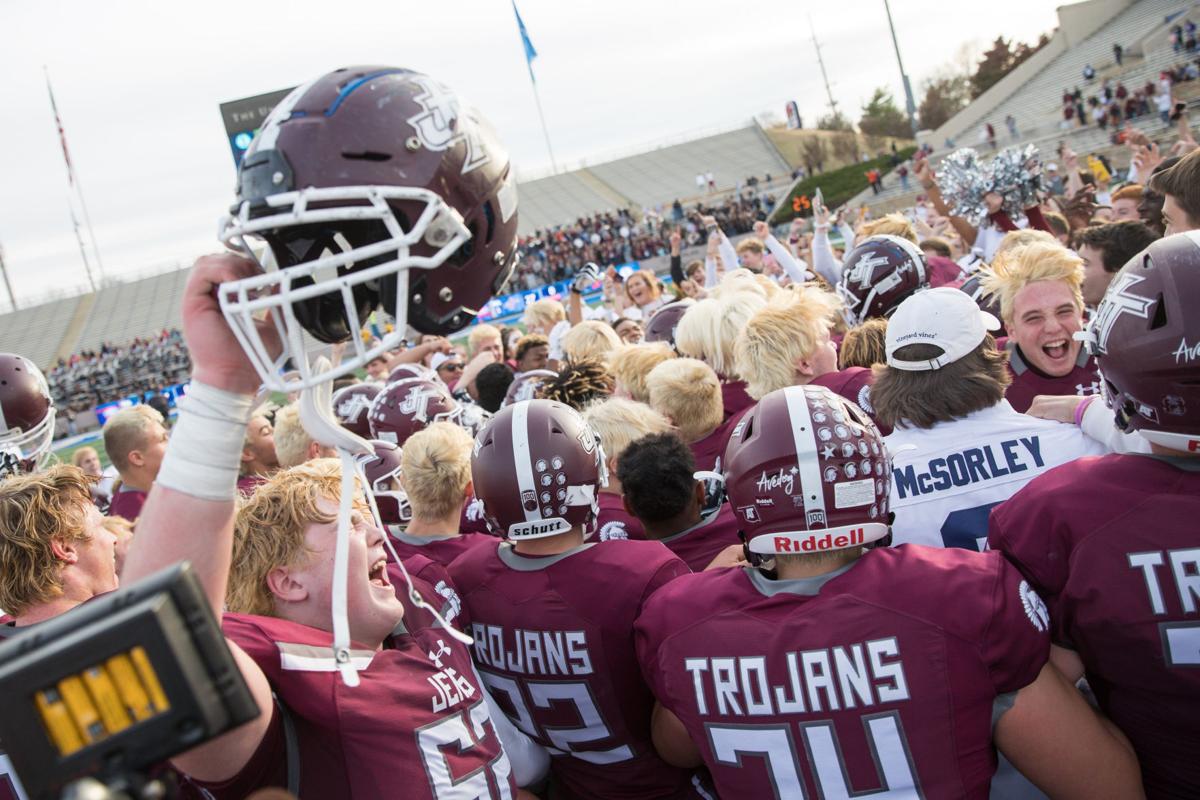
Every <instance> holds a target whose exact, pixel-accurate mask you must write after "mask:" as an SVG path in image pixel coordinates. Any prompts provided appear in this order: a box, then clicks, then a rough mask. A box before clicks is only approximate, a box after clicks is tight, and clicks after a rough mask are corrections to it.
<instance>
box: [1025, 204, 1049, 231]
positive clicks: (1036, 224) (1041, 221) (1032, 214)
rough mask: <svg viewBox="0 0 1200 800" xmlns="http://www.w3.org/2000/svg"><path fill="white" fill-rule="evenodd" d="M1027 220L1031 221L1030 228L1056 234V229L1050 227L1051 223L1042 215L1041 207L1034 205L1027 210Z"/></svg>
mask: <svg viewBox="0 0 1200 800" xmlns="http://www.w3.org/2000/svg"><path fill="white" fill-rule="evenodd" d="M1025 218H1026V219H1027V220H1029V227H1031V228H1036V229H1037V230H1039V231H1046V232H1048V233H1054V229H1053V228H1051V227H1050V223H1049V222H1047V221H1046V218H1045V217H1044V216H1043V215H1042V209H1041V207H1039V206H1036V205H1034V206H1030V207H1029V208H1027V209H1025Z"/></svg>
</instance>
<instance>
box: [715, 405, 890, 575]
mask: <svg viewBox="0 0 1200 800" xmlns="http://www.w3.org/2000/svg"><path fill="white" fill-rule="evenodd" d="M723 464H724V472H725V491H726V492H727V494H728V496H729V503H730V505H731V506H733V509H734V513H735V514H736V516H737V518H738V522H739V523H741V529H742V532H743V533H744V535H745V537H746V540H747V543H748V551H749V554H751V555H752V556H754V557H756V558H757V559H759V560H760V561H761V560H763V559H765V560H766V561H769V560H770V559H771V558H772V556H775V555H803V554H805V553H816V552H822V551H826V550H840V549H845V548H850V547H860V546H863V545H866V544H870V543H873V542H877V541H879V540H881V539H884V538H885V537H886V536H887V535H888V533H889V531H890V528H889V524H890V520H889V516H888V493H889V492H890V491H891V482H892V466H891V461H890V460H889V458H888V454H887V450H886V449H885V447H884V444H883V437H882V436H881V435H880V434H879V430H878V429H877V428H876V427H875V425H874V423H872V422H871V419H870V417H868V416H867V415H866V414H864V413H863V412H862V410H861V409H860V408H859V407H858V406H856V405H854V404H853V403H851V402H850V401H848V400H846V399H845V398H843V397H840V396H838V395H836V394H834V393H833V392H831V391H830V390H829V389H826V388H825V387H823V386H789V387H787V388H786V389H777V390H776V391H774V392H771V393H770V394H768V395H766V396H765V397H763V398H762V399H761V400H759V401H758V405H756V406H754V407H753V408H751V409H750V410H749V411H748V412H746V415H745V416H743V417H742V418H741V420H739V421H738V424H737V426H736V427H735V428H734V429H733V434H732V435H731V436H730V439H729V444H728V445H727V446H726V448H725V458H724V462H723ZM764 565H765V564H764Z"/></svg>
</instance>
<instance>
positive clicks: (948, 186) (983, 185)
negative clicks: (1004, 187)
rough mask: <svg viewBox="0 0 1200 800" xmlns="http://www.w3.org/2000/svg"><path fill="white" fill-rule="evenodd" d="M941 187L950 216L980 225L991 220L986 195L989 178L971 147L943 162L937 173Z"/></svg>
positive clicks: (961, 150) (947, 157) (957, 151)
mask: <svg viewBox="0 0 1200 800" xmlns="http://www.w3.org/2000/svg"><path fill="white" fill-rule="evenodd" d="M937 184H938V188H939V189H940V190H941V192H942V197H943V198H944V199H945V201H946V204H947V205H948V206H950V213H952V214H954V215H955V216H958V217H963V218H965V219H966V220H967V221H968V222H970V223H971V224H972V225H978V224H979V223H980V222H981V221H982V220H983V218H984V217H986V216H987V208H986V207H984V204H983V195H984V194H985V193H986V192H987V191H988V178H987V176H986V175H985V174H984V168H983V165H981V164H980V163H979V155H978V154H977V153H976V152H975V151H974V150H972V149H971V148H970V147H963V148H960V149H958V150H955V151H954V152H953V153H951V154H950V155H948V156H946V157H945V158H944V159H942V163H941V164H940V165H939V166H938V170H937Z"/></svg>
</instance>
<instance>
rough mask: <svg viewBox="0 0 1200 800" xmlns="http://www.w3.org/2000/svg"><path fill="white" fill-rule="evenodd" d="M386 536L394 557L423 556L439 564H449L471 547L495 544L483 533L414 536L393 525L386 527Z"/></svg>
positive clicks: (493, 540) (494, 539) (490, 537)
mask: <svg viewBox="0 0 1200 800" xmlns="http://www.w3.org/2000/svg"><path fill="white" fill-rule="evenodd" d="M387 528H388V534H390V535H391V537H392V547H394V548H396V555H398V556H400V558H403V559H407V558H408V557H409V556H415V555H423V556H425V557H426V558H431V559H433V560H434V561H436V562H438V563H439V564H449V563H450V562H451V561H453V560H454V559H456V558H458V557H459V556H461V555H462V554H463V553H465V552H467V551H468V550H470V549H471V548H473V547H479V546H480V545H487V544H495V543H496V537H495V536H488V535H487V534H484V533H460V534H451V535H446V536H414V535H412V534H409V533H404V532H403V531H401V530H400V529H399V528H398V527H396V526H395V525H388V526H387Z"/></svg>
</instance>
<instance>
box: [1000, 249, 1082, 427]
mask: <svg viewBox="0 0 1200 800" xmlns="http://www.w3.org/2000/svg"><path fill="white" fill-rule="evenodd" d="M1083 277H1084V269H1083V259H1081V258H1080V257H1079V256H1077V255H1075V254H1074V253H1072V252H1071V251H1070V250H1068V249H1066V248H1065V247H1063V246H1062V245H1060V244H1058V243H1057V242H1044V241H1037V242H1033V243H1031V244H1027V245H1025V246H1021V247H1013V248H1012V249H1010V250H1008V251H1006V252H1004V253H1003V254H1002V255H1001V256H1000V257H998V258H997V259H996V261H995V263H993V264H992V268H991V270H990V271H989V272H988V273H987V275H986V276H985V277H984V280H983V287H984V291H985V292H987V293H988V294H990V295H992V296H993V297H995V298H996V299H997V300H998V301H999V303H1000V316H1001V318H1002V320H1003V322H1004V327H1005V330H1007V331H1008V338H1007V339H1002V340H1000V342H999V343H998V344H999V345H1000V347H1001V348H1002V349H1004V350H1007V351H1008V359H1009V360H1008V368H1009V371H1010V372H1011V373H1012V378H1013V380H1012V384H1011V385H1010V386H1009V387H1008V391H1007V393H1006V394H1005V399H1007V400H1008V402H1009V403H1011V404H1012V407H1013V408H1014V409H1016V410H1017V411H1021V412H1024V411H1027V410H1028V409H1029V406H1030V405H1031V404H1032V403H1033V398H1034V397H1036V396H1037V395H1040V394H1043V395H1092V394H1097V393H1098V392H1099V390H1100V378H1099V375H1098V373H1097V372H1096V362H1095V360H1094V359H1092V358H1090V357H1089V356H1088V354H1087V353H1086V352H1085V351H1084V350H1083V346H1082V343H1081V342H1079V341H1077V340H1076V339H1075V334H1076V333H1077V332H1079V331H1080V330H1082V329H1083V308H1084V306H1083Z"/></svg>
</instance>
